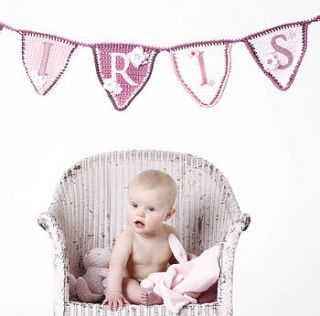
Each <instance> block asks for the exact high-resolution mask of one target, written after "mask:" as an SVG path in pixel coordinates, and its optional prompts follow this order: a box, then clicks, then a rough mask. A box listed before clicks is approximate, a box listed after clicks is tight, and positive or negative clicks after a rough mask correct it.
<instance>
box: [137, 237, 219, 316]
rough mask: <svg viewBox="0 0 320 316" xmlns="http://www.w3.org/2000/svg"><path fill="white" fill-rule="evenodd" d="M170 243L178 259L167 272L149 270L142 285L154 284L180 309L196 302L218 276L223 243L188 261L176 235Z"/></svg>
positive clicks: (172, 307)
mask: <svg viewBox="0 0 320 316" xmlns="http://www.w3.org/2000/svg"><path fill="white" fill-rule="evenodd" d="M169 244H170V247H171V249H172V252H173V254H174V256H175V257H176V259H177V261H178V262H179V263H178V264H173V265H171V266H169V268H168V270H167V271H166V272H158V273H152V274H150V276H149V277H148V278H147V279H146V280H143V281H142V282H141V286H142V287H145V288H152V287H153V291H154V292H155V293H156V294H157V295H159V296H161V297H162V299H163V303H164V305H165V306H166V307H167V308H168V309H169V310H170V311H172V312H174V313H178V312H179V311H180V309H181V308H182V307H183V306H185V305H187V304H189V303H197V297H199V295H200V294H201V293H202V292H204V291H206V290H207V289H208V288H209V287H210V286H211V285H213V284H214V283H215V282H216V281H217V280H218V277H219V273H220V269H219V263H218V260H219V254H220V247H219V246H218V245H217V246H213V247H211V248H209V249H207V250H205V251H204V252H203V253H202V254H201V255H200V256H199V257H197V258H195V259H192V260H190V261H187V255H186V252H185V250H184V248H183V247H182V245H181V243H180V241H179V240H178V239H177V237H175V236H174V235H172V234H171V235H170V236H169ZM151 284H152V286H150V285H151Z"/></svg>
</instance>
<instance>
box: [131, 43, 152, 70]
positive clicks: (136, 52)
mask: <svg viewBox="0 0 320 316" xmlns="http://www.w3.org/2000/svg"><path fill="white" fill-rule="evenodd" d="M128 56H129V59H130V62H131V64H132V66H133V67H135V68H139V67H140V66H141V65H144V64H146V63H147V62H148V60H147V59H148V57H149V54H148V53H145V52H144V51H143V47H136V48H134V49H133V50H132V51H131V52H130V53H128Z"/></svg>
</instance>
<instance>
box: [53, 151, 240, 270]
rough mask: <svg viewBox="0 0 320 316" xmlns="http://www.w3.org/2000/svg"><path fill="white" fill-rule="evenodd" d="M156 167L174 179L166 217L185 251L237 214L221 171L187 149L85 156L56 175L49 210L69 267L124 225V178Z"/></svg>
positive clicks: (212, 237) (215, 236)
mask: <svg viewBox="0 0 320 316" xmlns="http://www.w3.org/2000/svg"><path fill="white" fill-rule="evenodd" d="M147 169H158V170H162V171H165V172H167V173H168V174H170V175H171V176H172V177H173V179H174V180H175V181H176V183H177V187H178V194H177V199H176V208H177V212H176V214H175V215H174V216H173V217H172V219H170V221H168V224H171V225H172V226H174V227H175V228H176V229H177V231H178V232H179V234H180V237H181V241H182V243H183V245H184V246H185V248H186V249H187V251H191V252H194V253H197V254H199V253H201V252H202V251H203V250H205V249H206V248H208V247H210V246H212V245H213V244H216V243H221V242H222V240H223V238H224V235H225V234H226V232H227V230H228V228H229V226H230V224H231V222H232V221H233V220H234V219H235V218H236V217H238V216H239V215H240V210H239V208H238V204H237V202H236V199H235V198H234V195H233V193H232V190H231V188H230V186H229V184H228V182H227V180H226V179H225V177H224V176H223V175H222V173H221V172H220V171H219V170H218V169H217V168H215V167H214V166H213V165H212V164H210V163H208V162H207V161H205V160H203V159H201V158H197V157H193V156H191V155H186V154H180V153H172V152H163V151H128V152H113V153H106V154H100V155H96V156H93V157H89V158H86V159H84V160H82V161H80V162H78V163H77V164H76V165H74V166H73V167H72V168H70V169H69V170H68V171H67V172H66V173H65V174H64V175H63V177H62V179H61V180H60V183H59V186H58V188H57V191H56V195H55V198H56V199H58V200H59V204H60V207H59V208H58V209H55V210H53V211H54V212H55V213H56V214H55V216H56V217H57V219H58V222H59V223H60V225H61V228H62V230H63V231H64V234H65V237H66V243H67V252H68V256H69V263H70V271H71V272H72V273H73V274H74V275H76V276H78V275H79V274H81V273H83V266H82V257H83V255H84V253H85V252H86V251H87V250H88V249H90V248H93V247H108V248H109V249H110V250H111V249H112V246H113V244H114V242H115V239H116V237H117V236H118V235H119V233H120V232H121V231H122V230H123V229H124V228H125V227H126V218H125V210H126V198H127V191H128V184H129V182H130V181H131V179H132V178H133V177H134V176H135V175H136V174H138V173H140V172H141V171H143V170H147Z"/></svg>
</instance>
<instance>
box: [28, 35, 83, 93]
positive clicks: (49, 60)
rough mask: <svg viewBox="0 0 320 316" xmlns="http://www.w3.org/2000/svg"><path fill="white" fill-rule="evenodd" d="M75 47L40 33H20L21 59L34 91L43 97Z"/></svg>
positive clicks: (65, 41)
mask: <svg viewBox="0 0 320 316" xmlns="http://www.w3.org/2000/svg"><path fill="white" fill-rule="evenodd" d="M76 47H77V45H76V44H74V43H72V42H69V41H67V40H64V39H62V38H59V37H56V36H51V35H45V34H41V33H33V32H22V59H23V64H24V66H25V69H26V71H27V74H28V76H29V78H30V80H31V83H32V84H33V86H34V88H35V89H36V91H37V92H38V93H39V94H41V95H45V94H46V93H47V92H48V91H49V90H50V89H51V88H52V87H53V86H54V85H55V83H56V82H57V81H58V79H59V78H60V76H61V75H62V74H63V72H64V71H65V69H66V68H67V65H68V62H69V59H70V57H71V55H72V53H73V52H74V50H75V49H76Z"/></svg>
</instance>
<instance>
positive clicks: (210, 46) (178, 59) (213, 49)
mask: <svg viewBox="0 0 320 316" xmlns="http://www.w3.org/2000/svg"><path fill="white" fill-rule="evenodd" d="M231 47H232V45H231V43H225V42H208V43H204V44H199V45H182V46H178V47H176V48H174V49H172V50H171V56H172V60H173V65H174V68H175V70H176V74H177V76H178V78H179V80H180V82H181V83H182V85H183V86H184V87H185V88H186V89H187V91H188V92H189V93H190V94H191V96H192V97H193V98H194V99H195V100H196V101H197V102H198V103H200V104H201V105H202V106H205V107H209V106H213V105H215V104H216V103H217V102H218V101H219V99H220V98H221V96H222V93H223V91H224V88H225V86H226V84H227V81H228V77H229V73H230V69H231Z"/></svg>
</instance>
